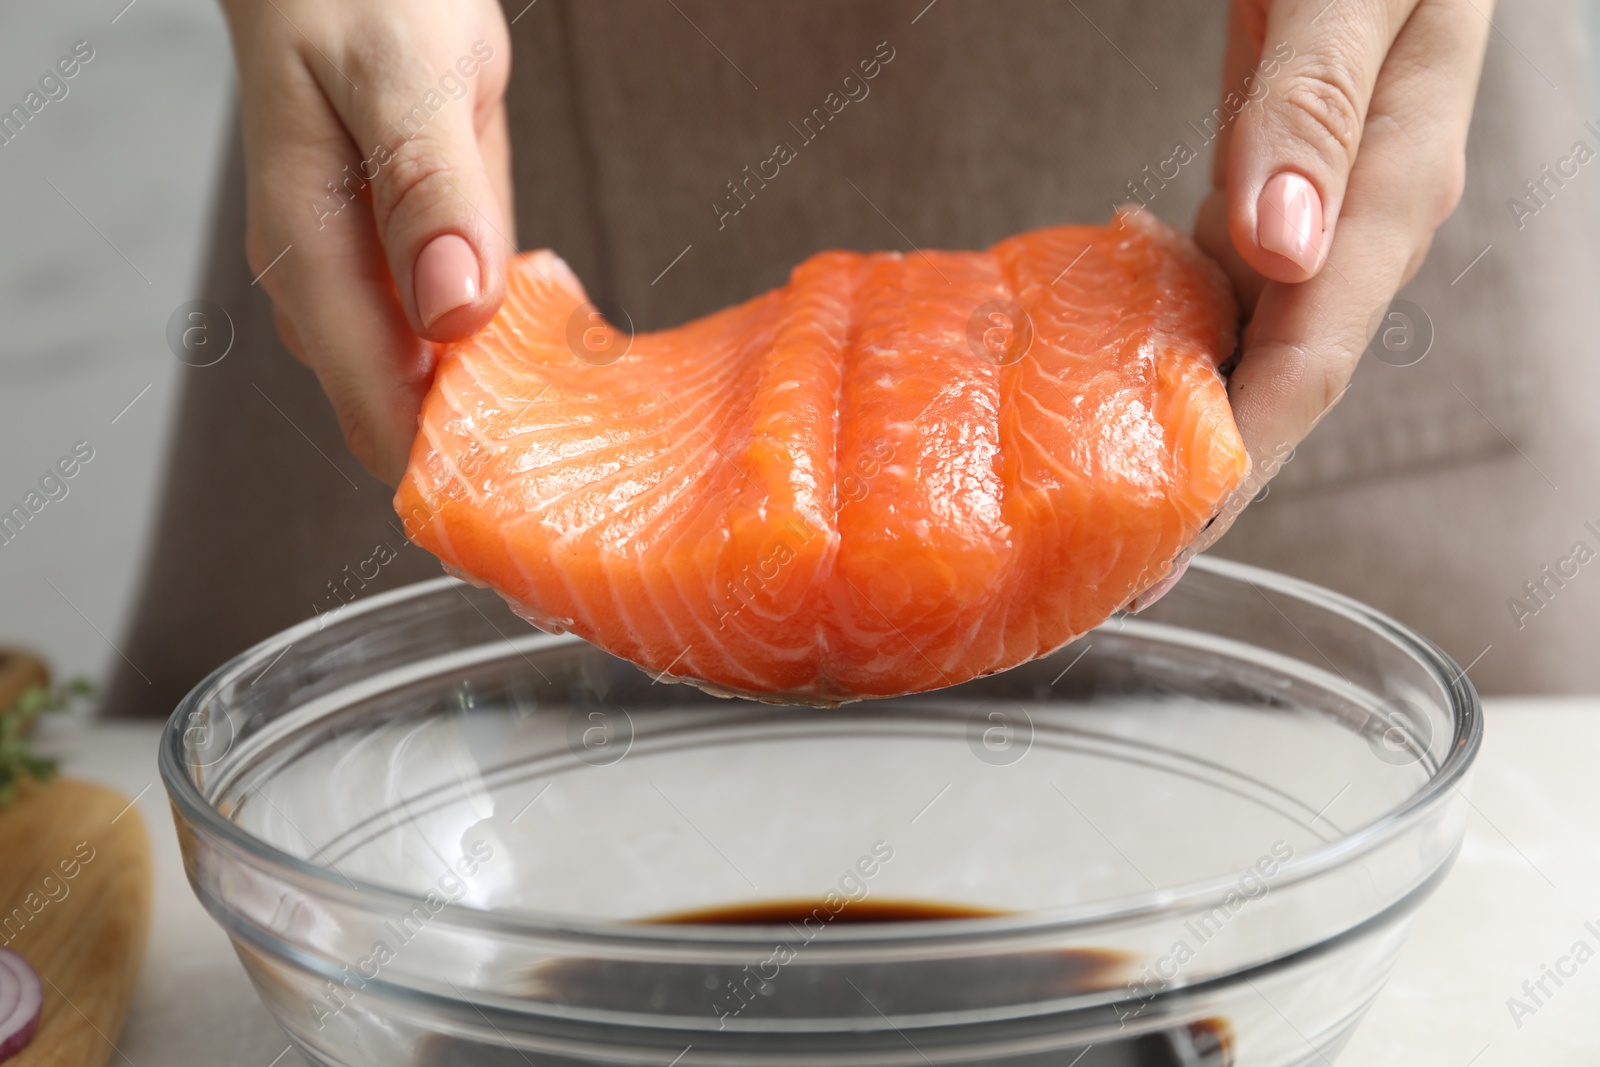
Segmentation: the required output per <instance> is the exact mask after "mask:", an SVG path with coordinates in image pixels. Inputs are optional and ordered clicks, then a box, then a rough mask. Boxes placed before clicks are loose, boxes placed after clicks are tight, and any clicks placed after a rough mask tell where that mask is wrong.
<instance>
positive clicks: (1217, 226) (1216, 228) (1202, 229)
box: [1194, 188, 1267, 318]
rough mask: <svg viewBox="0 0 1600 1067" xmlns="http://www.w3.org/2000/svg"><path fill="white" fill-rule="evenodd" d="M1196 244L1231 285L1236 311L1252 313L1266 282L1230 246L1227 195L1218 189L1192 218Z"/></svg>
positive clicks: (1202, 203)
mask: <svg viewBox="0 0 1600 1067" xmlns="http://www.w3.org/2000/svg"><path fill="white" fill-rule="evenodd" d="M1194 239H1195V243H1196V244H1198V245H1199V246H1200V247H1201V248H1203V249H1205V251H1206V253H1207V254H1208V255H1210V256H1211V258H1212V259H1215V260H1216V261H1217V262H1218V263H1219V264H1221V266H1222V271H1223V273H1224V274H1226V275H1227V276H1228V280H1229V281H1231V282H1232V283H1233V291H1234V295H1236V296H1237V297H1238V298H1239V311H1240V312H1241V313H1242V314H1243V315H1244V317H1245V318H1249V317H1250V315H1251V314H1252V313H1253V312H1254V311H1255V307H1256V301H1257V300H1259V299H1260V298H1261V290H1262V288H1263V287H1264V286H1265V285H1266V284H1267V279H1265V278H1263V277H1262V276H1261V273H1260V272H1259V271H1257V270H1256V269H1255V268H1254V267H1252V266H1251V265H1250V264H1248V263H1246V262H1245V259H1244V257H1243V256H1241V255H1240V254H1239V250H1238V249H1237V248H1235V247H1234V245H1233V236H1232V235H1231V234H1230V233H1229V232H1228V192H1227V190H1226V189H1222V188H1217V189H1213V190H1211V192H1210V193H1208V194H1206V198H1205V199H1204V200H1202V201H1200V210H1199V211H1198V212H1197V213H1196V214H1195V219H1194Z"/></svg>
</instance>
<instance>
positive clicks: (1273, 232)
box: [1256, 170, 1322, 271]
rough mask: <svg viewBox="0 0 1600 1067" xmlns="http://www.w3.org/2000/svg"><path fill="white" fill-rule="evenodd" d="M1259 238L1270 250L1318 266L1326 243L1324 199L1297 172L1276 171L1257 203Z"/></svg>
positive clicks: (1298, 261) (1299, 262) (1260, 242)
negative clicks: (1323, 234)
mask: <svg viewBox="0 0 1600 1067" xmlns="http://www.w3.org/2000/svg"><path fill="white" fill-rule="evenodd" d="M1256 241H1257V243H1259V244H1260V245H1261V247H1262V248H1264V249H1265V250H1266V251H1268V252H1276V253H1278V255H1280V256H1283V257H1285V258H1287V259H1291V260H1293V261H1294V262H1296V263H1298V264H1299V265H1300V266H1301V267H1303V268H1305V269H1306V270H1308V271H1310V270H1316V269H1317V249H1318V248H1319V247H1320V246H1321V244H1322V198H1321V197H1319V196H1317V190H1316V187H1315V186H1313V185H1312V184H1311V183H1310V182H1309V181H1307V180H1306V179H1305V178H1303V177H1301V176H1300V175H1298V174H1295V173H1294V172H1293V171H1287V170H1286V171H1283V172H1281V173H1279V174H1274V175H1273V176H1272V177H1271V179H1269V180H1268V182H1267V185H1266V188H1264V189H1262V190H1261V199H1260V200H1259V201H1258V202H1257V203H1256Z"/></svg>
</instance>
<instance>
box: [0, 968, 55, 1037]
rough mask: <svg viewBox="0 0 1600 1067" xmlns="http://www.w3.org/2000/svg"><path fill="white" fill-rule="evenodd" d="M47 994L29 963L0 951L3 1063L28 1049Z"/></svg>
mask: <svg viewBox="0 0 1600 1067" xmlns="http://www.w3.org/2000/svg"><path fill="white" fill-rule="evenodd" d="M43 1007H44V990H43V989H42V988H41V987H40V985H39V976H38V975H37V974H35V973H34V970H33V968H32V967H30V966H28V961H27V960H25V959H23V958H22V957H21V956H19V955H17V954H16V953H15V952H12V951H11V950H10V949H5V948H0V1062H4V1061H5V1060H9V1059H10V1058H11V1057H13V1056H15V1055H16V1054H17V1053H19V1052H21V1051H22V1050H23V1049H25V1048H27V1047H28V1042H30V1041H32V1040H33V1035H34V1033H35V1032H37V1031H38V1029H39V1012H40V1009H42V1008H43Z"/></svg>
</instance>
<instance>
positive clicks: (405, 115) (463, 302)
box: [332, 41, 509, 341]
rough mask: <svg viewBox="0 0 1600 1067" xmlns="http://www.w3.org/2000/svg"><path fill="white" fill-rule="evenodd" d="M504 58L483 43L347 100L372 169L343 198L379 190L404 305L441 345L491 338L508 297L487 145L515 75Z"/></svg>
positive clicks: (349, 179) (399, 73) (415, 66)
mask: <svg viewBox="0 0 1600 1067" xmlns="http://www.w3.org/2000/svg"><path fill="white" fill-rule="evenodd" d="M435 54H438V53H435ZM497 58H498V57H497V53H496V50H495V49H494V47H493V46H492V45H490V44H489V43H488V42H486V41H478V42H477V43H476V44H474V45H473V46H471V50H470V51H469V52H466V53H464V54H463V55H461V56H460V57H457V58H454V59H451V60H449V61H441V62H439V63H438V64H436V65H437V67H438V69H437V70H433V69H430V68H429V66H428V65H427V64H425V63H403V64H399V65H397V66H395V67H390V68H387V69H385V70H383V72H382V73H381V75H380V76H379V77H377V78H375V79H374V80H373V81H372V82H369V83H367V84H364V85H363V87H362V89H361V91H359V92H349V93H341V94H340V96H341V99H336V100H335V107H336V108H338V110H339V112H340V117H341V118H342V119H343V121H344V122H345V124H346V126H347V127H348V128H349V129H350V131H351V133H352V134H353V135H354V136H355V138H356V143H357V145H358V146H361V161H360V163H359V164H358V165H357V166H356V167H353V168H347V169H346V171H345V173H344V175H343V176H342V177H343V178H344V181H343V182H342V185H343V186H344V188H341V189H336V190H333V191H332V195H335V196H341V197H342V196H344V195H345V194H346V191H347V190H349V191H350V192H351V193H352V194H353V192H354V191H355V190H354V189H350V187H351V186H354V187H355V188H356V189H363V190H365V189H369V188H370V195H371V197H372V213H373V220H374V223H375V224H376V226H377V231H378V239H379V241H380V242H381V243H382V245H383V250H384V254H385V256H386V258H387V259H388V263H389V272H390V275H391V276H392V278H393V279H394V286H395V291H396V294H397V295H398V296H399V298H400V304H401V306H402V307H403V308H404V309H405V313H406V318H407V319H408V320H409V322H410V324H411V328H412V329H413V330H414V331H415V332H416V333H417V335H418V336H420V337H424V338H427V339H428V340H430V341H450V340H456V339H458V338H461V337H465V336H467V335H469V334H471V333H473V332H475V331H476V330H478V329H480V328H481V327H483V326H484V325H485V324H486V323H488V321H489V319H490V318H492V317H493V315H494V313H495V311H496V310H497V309H498V308H499V306H500V301H501V298H502V297H503V296H504V293H505V258H506V248H507V238H505V237H504V236H503V234H504V232H505V223H504V221H503V218H502V214H501V207H500V203H499V198H498V196H497V195H496V191H495V185H494V181H493V179H492V177H491V175H490V173H489V170H488V166H487V163H486V161H485V159H484V153H483V149H482V147H481V146H480V142H479V136H478V128H479V126H480V124H482V125H485V126H488V125H490V124H491V120H492V117H493V116H494V115H496V114H497V113H498V111H499V108H500V93H501V90H502V89H503V86H504V83H505V72H504V70H503V69H502V70H500V71H498V72H494V73H491V72H490V70H489V68H490V66H491V65H492V64H493V63H494V62H495V61H496V59H497ZM508 60H509V56H507V57H505V59H501V60H500V65H501V68H504V67H505V66H506V64H507V61H508ZM496 75H497V76H496ZM480 119H481V123H480Z"/></svg>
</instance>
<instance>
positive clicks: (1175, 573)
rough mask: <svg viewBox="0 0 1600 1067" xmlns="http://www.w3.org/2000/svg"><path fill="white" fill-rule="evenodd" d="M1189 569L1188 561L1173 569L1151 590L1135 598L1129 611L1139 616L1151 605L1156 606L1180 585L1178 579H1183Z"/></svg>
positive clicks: (1129, 606)
mask: <svg viewBox="0 0 1600 1067" xmlns="http://www.w3.org/2000/svg"><path fill="white" fill-rule="evenodd" d="M1188 569H1189V561H1188V560H1184V561H1183V562H1182V563H1180V564H1178V565H1177V566H1176V567H1174V568H1172V573H1170V574H1168V575H1167V576H1166V577H1165V578H1163V579H1161V580H1160V581H1159V582H1157V583H1156V584H1155V585H1152V586H1151V587H1150V588H1149V589H1146V590H1145V591H1144V592H1142V593H1140V594H1139V595H1138V596H1136V597H1134V598H1133V602H1132V603H1130V604H1129V605H1128V611H1129V612H1130V613H1132V614H1134V615H1137V614H1139V612H1141V611H1143V610H1144V609H1145V608H1148V607H1149V606H1150V605H1151V604H1154V603H1155V602H1156V601H1158V600H1160V599H1161V598H1162V597H1164V596H1166V595H1167V593H1169V592H1171V590H1172V587H1173V586H1175V585H1177V584H1178V579H1179V578H1182V577H1183V572H1184V571H1186V570H1188Z"/></svg>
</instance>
